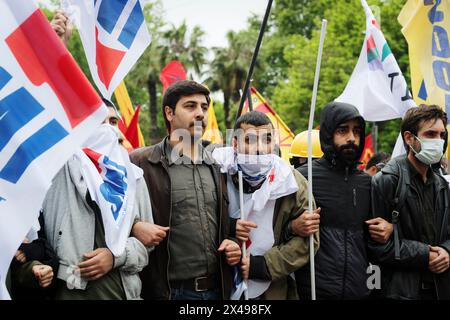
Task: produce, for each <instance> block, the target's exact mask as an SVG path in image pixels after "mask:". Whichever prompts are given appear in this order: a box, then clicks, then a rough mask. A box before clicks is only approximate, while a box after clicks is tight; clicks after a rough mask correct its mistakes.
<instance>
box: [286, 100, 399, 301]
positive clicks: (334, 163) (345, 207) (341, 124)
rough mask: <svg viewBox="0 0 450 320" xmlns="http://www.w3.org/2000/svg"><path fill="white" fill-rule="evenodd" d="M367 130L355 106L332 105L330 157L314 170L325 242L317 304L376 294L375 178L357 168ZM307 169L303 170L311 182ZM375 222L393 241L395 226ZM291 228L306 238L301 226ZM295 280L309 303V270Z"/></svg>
mask: <svg viewBox="0 0 450 320" xmlns="http://www.w3.org/2000/svg"><path fill="white" fill-rule="evenodd" d="M364 130H365V122H364V119H363V118H362V117H361V115H360V114H359V112H358V110H357V109H356V108H355V107H354V106H352V105H350V104H345V103H339V102H332V103H330V104H328V105H327V106H326V107H325V108H324V109H323V111H322V113H321V121H320V144H321V148H322V151H323V152H324V155H323V157H322V158H320V159H318V160H316V161H314V162H313V165H312V173H313V184H312V185H313V195H314V199H315V200H316V204H317V207H318V208H320V241H321V243H320V248H319V250H318V252H317V254H316V256H315V266H316V268H315V269H316V296H317V299H362V298H365V297H367V296H368V295H369V293H370V291H369V289H368V287H367V284H366V282H367V278H368V276H369V275H370V274H368V273H367V267H368V265H369V262H368V258H367V249H366V248H367V237H368V234H367V233H366V230H367V227H366V226H365V221H366V220H367V219H369V218H370V214H371V201H370V183H371V178H370V176H368V175H367V174H365V173H364V172H362V171H361V170H359V169H358V168H357V164H358V163H359V158H360V156H361V153H362V151H363V150H364V140H365V133H364ZM307 169H308V167H307V166H302V167H299V168H298V170H299V171H300V173H301V174H303V175H304V176H305V177H307V176H308V171H307ZM373 223H374V224H376V225H377V226H376V228H380V233H379V234H378V238H387V237H388V236H386V233H388V234H389V233H390V230H391V225H390V224H389V223H387V222H386V221H385V220H382V219H379V220H377V221H374V222H373ZM291 228H292V232H293V233H295V234H298V235H300V234H301V232H299V229H298V228H296V224H295V223H292V225H291ZM376 228H375V229H376ZM377 232H378V231H377ZM371 235H372V232H371ZM374 237H375V235H374ZM295 276H296V281H297V289H298V292H299V296H300V298H301V299H309V298H310V296H311V287H310V283H311V280H310V269H309V266H307V267H304V268H301V269H299V270H298V271H297V272H296V274H295Z"/></svg>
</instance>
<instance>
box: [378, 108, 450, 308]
mask: <svg viewBox="0 0 450 320" xmlns="http://www.w3.org/2000/svg"><path fill="white" fill-rule="evenodd" d="M446 126H447V115H446V113H445V112H444V111H442V109H441V108H440V107H438V106H436V105H430V106H428V105H421V106H419V107H417V108H412V109H410V110H408V111H407V112H406V114H405V116H404V118H403V121H402V124H401V134H402V138H403V143H404V145H405V148H406V151H407V154H406V155H404V156H400V157H397V158H395V159H392V160H391V161H390V162H389V163H388V164H387V165H386V166H385V167H384V168H383V169H382V170H381V172H380V173H378V174H377V175H376V176H375V177H374V178H373V181H372V192H373V194H372V197H373V213H374V214H375V215H378V216H380V217H383V218H384V219H387V220H389V221H392V223H393V224H394V236H393V237H391V238H390V239H389V241H388V242H387V243H385V244H379V243H372V242H371V243H370V248H371V253H372V255H373V257H374V260H375V262H377V263H379V264H380V266H381V276H382V282H381V288H382V294H383V296H384V297H386V298H390V299H424V300H431V299H433V300H434V299H450V276H449V271H448V270H449V252H450V224H449V193H448V192H449V190H448V184H447V182H446V181H445V179H444V178H443V177H442V176H441V175H440V174H437V173H436V172H435V171H434V170H433V169H432V167H433V166H434V165H436V164H439V162H440V160H441V158H442V155H443V151H444V141H445V140H446V138H447V132H446Z"/></svg>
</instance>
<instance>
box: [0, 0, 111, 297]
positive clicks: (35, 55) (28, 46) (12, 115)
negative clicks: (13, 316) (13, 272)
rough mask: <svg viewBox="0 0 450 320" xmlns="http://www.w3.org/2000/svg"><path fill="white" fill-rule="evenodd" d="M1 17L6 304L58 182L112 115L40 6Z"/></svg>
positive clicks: (9, 5) (1, 259) (0, 185)
mask: <svg viewBox="0 0 450 320" xmlns="http://www.w3.org/2000/svg"><path fill="white" fill-rule="evenodd" d="M0 12H1V16H2V18H1V19H0V57H1V59H0V299H8V298H9V294H8V292H7V290H6V287H5V278H6V274H7V271H8V268H9V265H10V262H11V260H12V258H13V256H14V253H15V251H16V250H17V248H18V247H19V245H20V243H21V242H22V241H23V240H24V237H25V235H26V234H27V232H28V231H29V230H30V228H31V226H32V225H33V224H34V223H35V221H36V219H37V217H38V215H39V210H40V208H41V205H42V202H43V200H44V197H45V194H46V192H47V190H48V188H49V187H50V185H51V181H52V179H53V177H54V176H55V175H56V173H57V172H58V171H59V169H60V168H61V167H62V166H63V165H64V163H65V162H66V161H67V160H68V159H69V157H70V156H71V155H73V154H74V152H75V151H76V149H78V148H79V147H80V146H81V144H82V143H83V142H84V141H85V140H86V139H87V138H88V137H89V136H90V135H91V134H92V132H93V131H94V130H95V129H96V127H98V126H99V124H100V123H101V122H102V121H103V120H104V118H105V117H106V112H107V111H106V108H105V106H104V105H103V103H102V100H101V98H100V97H99V96H98V94H97V93H96V91H95V90H94V88H92V86H91V85H90V84H89V81H88V80H87V79H86V77H85V75H84V74H83V73H82V71H81V70H80V68H79V67H78V65H77V64H76V62H75V60H74V59H73V58H72V55H71V54H70V53H69V52H68V51H67V49H66V48H65V47H64V45H63V44H62V42H61V40H60V39H59V38H58V36H57V35H56V33H55V32H54V31H53V29H52V28H51V26H50V24H49V22H48V20H47V18H46V17H45V16H44V15H43V14H42V12H41V11H40V10H39V9H38V8H37V6H36V5H35V4H34V2H33V1H29V0H4V1H0Z"/></svg>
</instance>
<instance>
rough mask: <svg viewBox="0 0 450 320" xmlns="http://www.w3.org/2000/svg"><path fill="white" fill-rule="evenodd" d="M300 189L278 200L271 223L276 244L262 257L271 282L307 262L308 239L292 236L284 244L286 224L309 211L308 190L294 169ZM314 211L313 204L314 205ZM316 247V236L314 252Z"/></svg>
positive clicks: (305, 182)
mask: <svg viewBox="0 0 450 320" xmlns="http://www.w3.org/2000/svg"><path fill="white" fill-rule="evenodd" d="M293 172H294V176H295V179H296V181H297V184H298V186H299V190H298V191H297V192H296V193H295V194H292V195H289V196H286V197H283V198H281V199H280V200H279V201H280V204H279V206H276V208H278V212H276V213H277V217H276V221H275V224H274V236H275V245H274V246H273V247H272V248H271V249H270V250H269V251H267V252H266V254H265V255H264V258H265V260H266V264H267V268H268V270H269V272H270V275H271V277H272V281H273V280H277V279H280V278H283V277H286V276H287V275H289V274H291V273H292V272H294V271H296V270H298V269H299V268H301V267H303V266H304V265H306V264H307V263H308V262H309V238H302V237H298V236H295V237H291V238H290V239H289V240H287V241H283V240H282V239H283V238H284V237H283V236H282V235H283V232H284V231H285V228H287V224H288V222H289V221H290V220H291V219H294V218H295V217H297V216H298V215H299V214H301V213H302V212H303V211H305V210H307V209H308V188H307V181H306V179H305V178H304V177H303V176H302V175H301V174H300V173H299V172H297V171H296V170H294V171H293ZM313 206H314V208H315V204H314V203H313ZM318 248H319V234H318V233H316V234H315V235H314V253H316V252H317V250H318Z"/></svg>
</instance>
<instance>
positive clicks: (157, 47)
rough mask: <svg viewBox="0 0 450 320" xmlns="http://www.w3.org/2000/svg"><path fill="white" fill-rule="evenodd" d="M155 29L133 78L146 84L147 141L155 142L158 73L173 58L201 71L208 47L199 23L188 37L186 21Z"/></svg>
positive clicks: (158, 86) (189, 67)
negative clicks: (147, 98) (177, 24)
mask: <svg viewBox="0 0 450 320" xmlns="http://www.w3.org/2000/svg"><path fill="white" fill-rule="evenodd" d="M159 27H160V28H158V29H155V30H154V32H153V34H152V43H151V44H150V46H149V47H148V48H147V50H146V51H145V52H144V54H143V56H142V57H141V59H140V60H139V63H138V64H137V65H136V67H135V68H134V69H133V73H134V77H133V78H134V80H135V81H136V82H137V84H138V85H140V86H146V88H147V91H148V95H149V111H150V120H151V130H150V142H151V144H154V143H156V142H157V141H158V140H159V139H160V138H161V137H160V131H159V128H158V122H157V119H158V112H159V110H158V90H161V91H162V86H161V83H160V80H159V74H160V72H161V70H162V69H163V68H164V66H165V65H166V64H167V63H168V62H170V61H172V60H178V61H180V62H181V63H182V64H183V65H184V66H185V68H186V69H187V70H193V71H194V72H196V73H197V74H198V75H200V74H201V72H202V68H203V65H204V64H205V62H206V53H207V49H206V48H205V47H203V46H202V45H201V41H202V37H203V35H204V32H203V31H202V30H201V29H200V27H198V26H196V27H194V28H193V30H192V33H191V34H190V37H188V28H187V25H186V23H185V22H183V23H182V24H181V25H180V27H178V28H176V27H175V26H173V25H172V27H171V28H170V29H169V30H167V31H165V32H158V30H160V29H161V25H160V26H159Z"/></svg>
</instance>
